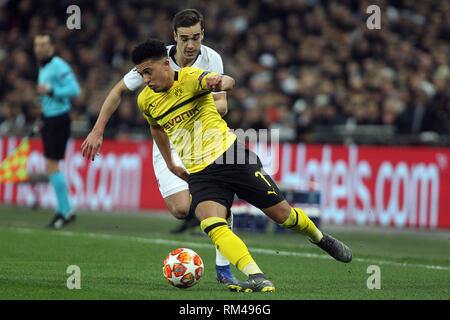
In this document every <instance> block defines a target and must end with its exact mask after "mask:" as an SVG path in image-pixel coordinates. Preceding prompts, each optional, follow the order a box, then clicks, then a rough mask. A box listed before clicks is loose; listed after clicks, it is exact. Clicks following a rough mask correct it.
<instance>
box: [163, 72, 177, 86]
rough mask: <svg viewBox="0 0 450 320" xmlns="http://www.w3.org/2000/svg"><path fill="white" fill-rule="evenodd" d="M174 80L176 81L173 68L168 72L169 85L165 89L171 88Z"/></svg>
mask: <svg viewBox="0 0 450 320" xmlns="http://www.w3.org/2000/svg"><path fill="white" fill-rule="evenodd" d="M174 82H175V71H174V70H173V69H172V68H171V69H170V70H169V73H168V77H167V86H166V87H165V90H164V91H167V90H169V89H170V88H172V86H173V83H174Z"/></svg>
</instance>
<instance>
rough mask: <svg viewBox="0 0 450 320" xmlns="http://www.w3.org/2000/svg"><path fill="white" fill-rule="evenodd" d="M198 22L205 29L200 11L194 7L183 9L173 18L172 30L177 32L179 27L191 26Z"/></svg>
mask: <svg viewBox="0 0 450 320" xmlns="http://www.w3.org/2000/svg"><path fill="white" fill-rule="evenodd" d="M199 22H200V27H201V28H202V30H203V29H205V20H204V19H203V15H202V14H201V13H200V11H198V10H196V9H184V10H181V11H180V12H178V13H177V14H176V15H175V17H174V18H173V31H174V32H175V33H177V30H178V28H179V27H192V26H194V25H196V24H197V23H199Z"/></svg>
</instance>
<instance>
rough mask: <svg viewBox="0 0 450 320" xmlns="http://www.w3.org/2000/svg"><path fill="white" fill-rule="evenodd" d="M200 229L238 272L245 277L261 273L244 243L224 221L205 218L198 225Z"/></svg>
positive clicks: (216, 218) (215, 218)
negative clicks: (242, 273)
mask: <svg viewBox="0 0 450 320" xmlns="http://www.w3.org/2000/svg"><path fill="white" fill-rule="evenodd" d="M200 227H201V228H202V230H203V231H204V232H205V233H206V234H207V235H208V236H209V237H210V238H211V240H212V242H213V243H214V246H215V247H216V248H217V250H219V251H220V253H221V254H222V255H223V256H224V257H225V258H227V259H228V261H230V262H231V263H232V264H233V265H235V266H236V267H237V268H238V269H239V270H241V271H242V272H244V273H245V274H246V275H249V274H253V273H258V272H261V270H260V269H259V268H258V266H257V265H256V263H255V261H254V260H253V258H252V256H251V255H250V252H249V251H248V249H247V246H246V245H245V243H244V242H243V241H242V240H241V239H239V237H238V236H237V235H235V234H234V233H233V231H231V230H230V228H228V224H227V221H226V220H225V219H222V218H218V217H210V218H206V219H205V220H203V221H202V222H201V223H200ZM255 266H256V268H255ZM244 270H245V271H244Z"/></svg>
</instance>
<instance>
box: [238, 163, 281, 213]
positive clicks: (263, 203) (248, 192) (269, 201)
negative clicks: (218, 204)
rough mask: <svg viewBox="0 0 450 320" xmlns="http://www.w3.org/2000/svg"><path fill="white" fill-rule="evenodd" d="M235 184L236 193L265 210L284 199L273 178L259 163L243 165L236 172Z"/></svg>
mask: <svg viewBox="0 0 450 320" xmlns="http://www.w3.org/2000/svg"><path fill="white" fill-rule="evenodd" d="M234 176H235V178H234V179H233V180H234V182H233V185H234V187H235V192H236V195H237V196H238V197H239V199H243V200H245V201H247V202H248V203H250V204H251V205H253V206H255V207H257V208H259V209H261V210H263V209H265V208H270V207H273V206H275V205H277V204H279V203H280V202H282V201H283V200H284V196H283V195H282V194H281V191H280V189H279V188H278V186H277V185H276V183H275V182H274V181H273V179H272V178H271V177H270V176H269V175H268V174H266V173H265V172H264V170H263V168H262V167H261V166H259V165H249V164H246V165H241V166H239V168H238V170H237V171H236V172H235V173H234Z"/></svg>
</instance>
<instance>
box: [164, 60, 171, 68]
mask: <svg viewBox="0 0 450 320" xmlns="http://www.w3.org/2000/svg"><path fill="white" fill-rule="evenodd" d="M163 66H164V67H165V68H168V67H170V62H169V59H167V58H166V59H164V61H163Z"/></svg>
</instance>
